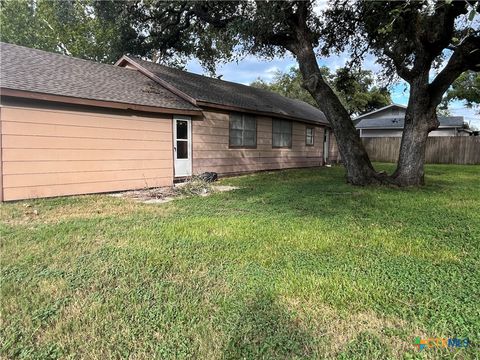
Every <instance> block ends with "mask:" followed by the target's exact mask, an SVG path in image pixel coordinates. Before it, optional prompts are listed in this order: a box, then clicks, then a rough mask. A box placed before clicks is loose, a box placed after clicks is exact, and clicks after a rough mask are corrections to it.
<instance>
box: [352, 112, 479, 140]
mask: <svg viewBox="0 0 480 360" xmlns="http://www.w3.org/2000/svg"><path fill="white" fill-rule="evenodd" d="M406 109H407V108H406V106H402V105H398V104H392V105H388V106H385V107H383V108H381V109H378V110H375V111H371V112H369V113H367V114H363V115H361V116H359V117H357V118H355V119H354V120H353V122H354V123H355V127H356V128H357V130H358V132H359V134H360V137H401V136H402V132H403V125H404V119H405V112H406ZM438 121H439V122H440V126H439V127H438V129H436V130H433V131H431V132H430V133H429V135H428V136H469V135H470V134H471V132H470V131H469V130H467V129H465V128H464V120H463V116H439V117H438Z"/></svg>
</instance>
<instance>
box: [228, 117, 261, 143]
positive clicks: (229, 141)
mask: <svg viewBox="0 0 480 360" xmlns="http://www.w3.org/2000/svg"><path fill="white" fill-rule="evenodd" d="M233 114H238V115H241V116H242V119H243V117H244V116H245V115H250V116H252V117H253V118H254V119H255V145H232V143H231V138H230V131H231V130H232V127H231V123H232V121H231V116H232V115H233ZM257 144H258V121H257V116H256V115H252V114H247V113H240V112H231V113H230V114H228V148H229V149H256V148H257Z"/></svg>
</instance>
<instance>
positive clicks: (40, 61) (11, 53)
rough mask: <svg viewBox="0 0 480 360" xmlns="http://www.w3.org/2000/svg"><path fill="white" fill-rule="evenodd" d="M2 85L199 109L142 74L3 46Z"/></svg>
mask: <svg viewBox="0 0 480 360" xmlns="http://www.w3.org/2000/svg"><path fill="white" fill-rule="evenodd" d="M0 71H1V77H0V86H1V87H2V88H6V89H12V90H22V91H30V92H37V93H44V94H49V95H59V96H68V97H75V98H82V99H89V100H100V101H109V102H117V103H125V104H134V105H143V106H155V107H163V108H169V109H177V110H198V108H197V107H195V106H194V105H192V104H190V103H189V102H188V101H186V100H184V99H182V98H181V97H179V96H177V95H175V94H173V93H172V92H170V91H169V90H167V89H165V88H164V87H162V86H160V85H159V84H157V83H156V82H155V81H153V80H151V79H149V78H148V77H146V76H145V75H143V74H142V73H140V72H139V71H135V70H130V69H126V68H121V67H118V66H114V65H107V64H100V63H97V62H93V61H88V60H82V59H77V58H73V57H70V56H66V55H60V54H55V53H50V52H46V51H41V50H36V49H30V48H26V47H23V46H18V45H12V44H7V43H1V52H0Z"/></svg>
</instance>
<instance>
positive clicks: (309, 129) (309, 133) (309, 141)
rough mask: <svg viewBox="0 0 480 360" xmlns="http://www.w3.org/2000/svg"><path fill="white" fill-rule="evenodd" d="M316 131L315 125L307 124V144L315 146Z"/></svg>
mask: <svg viewBox="0 0 480 360" xmlns="http://www.w3.org/2000/svg"><path fill="white" fill-rule="evenodd" d="M314 131H315V129H314V128H313V127H308V126H307V128H306V133H305V145H307V146H313V142H314V140H313V137H314Z"/></svg>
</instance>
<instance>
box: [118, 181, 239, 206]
mask: <svg viewBox="0 0 480 360" xmlns="http://www.w3.org/2000/svg"><path fill="white" fill-rule="evenodd" d="M236 189H238V187H236V186H228V185H212V184H211V183H208V182H205V181H201V180H198V179H195V180H191V181H187V182H184V183H180V184H176V185H175V186H168V187H159V188H152V189H142V190H132V191H123V192H120V193H114V194H110V195H111V196H114V197H120V198H127V199H132V200H135V201H138V202H142V203H145V204H164V203H167V202H170V201H173V200H175V199H180V198H185V197H189V196H209V195H211V194H214V193H218V192H226V191H232V190H236Z"/></svg>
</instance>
